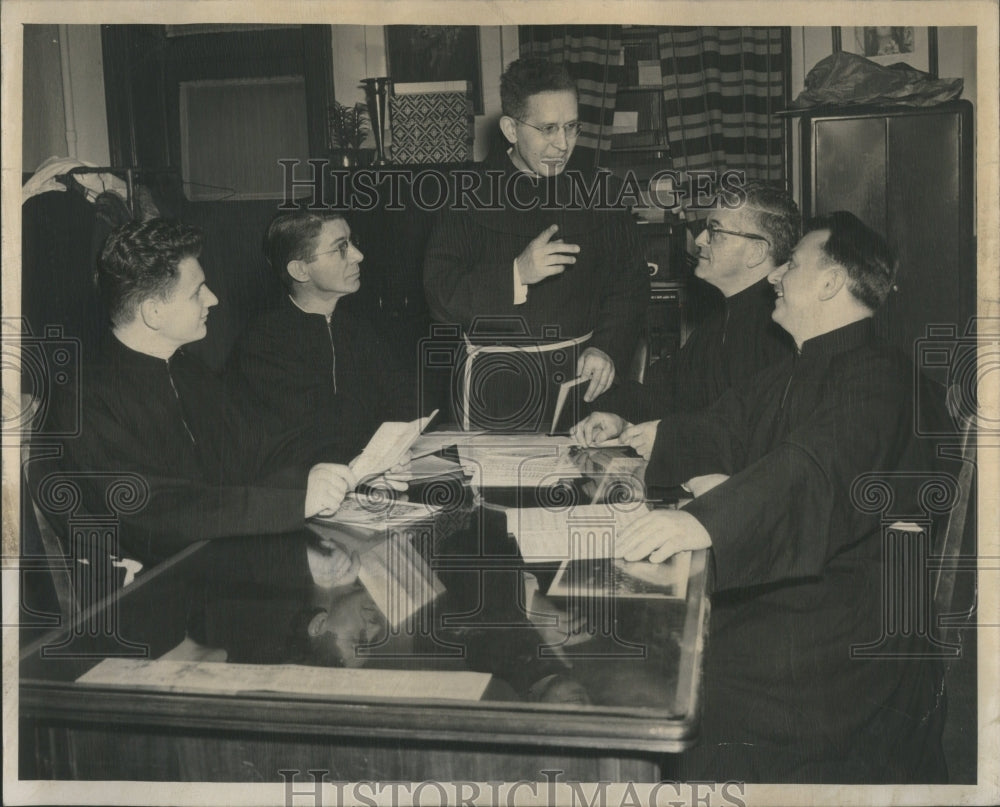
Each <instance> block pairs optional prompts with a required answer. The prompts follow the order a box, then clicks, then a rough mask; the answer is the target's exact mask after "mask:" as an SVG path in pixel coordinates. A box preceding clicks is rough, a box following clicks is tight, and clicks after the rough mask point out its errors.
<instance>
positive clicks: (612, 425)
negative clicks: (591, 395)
mask: <svg viewBox="0 0 1000 807" xmlns="http://www.w3.org/2000/svg"><path fill="white" fill-rule="evenodd" d="M628 425H629V424H628V422H627V421H626V420H625V419H624V418H621V417H619V416H618V415H613V414H611V413H610V412H592V413H591V414H589V415H587V417H585V418H584V419H583V420H581V421H580V422H579V423H577V424H576V425H575V426H574V427H573V429H572V431H570V434H571V435H572V437H573V439H574V440H576V441H577V442H579V443H580V445H583V446H593V445H599V444H600V443H606V442H607V441H609V440H614V439H615V438H617V437H618V435H619V434H621V433H622V429H624V428H625V427H626V426H628Z"/></svg>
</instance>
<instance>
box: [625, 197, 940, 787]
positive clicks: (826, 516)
mask: <svg viewBox="0 0 1000 807" xmlns="http://www.w3.org/2000/svg"><path fill="white" fill-rule="evenodd" d="M808 230H809V232H808V233H807V235H805V236H804V237H803V238H802V239H801V240H800V241H799V242H798V244H797V245H796V246H795V249H794V250H793V252H792V255H791V258H790V259H789V261H788V262H787V263H785V264H784V265H782V266H780V267H778V268H777V269H775V270H774V271H773V272H772V273H771V275H770V277H769V280H770V282H771V284H773V286H774V289H775V293H776V297H777V299H776V304H775V308H774V314H773V316H774V321H775V322H776V323H778V324H779V325H780V326H781V327H782V328H783V329H784V330H786V331H787V332H788V333H789V334H790V335H791V337H792V338H793V339H794V342H795V345H796V352H795V354H794V355H792V356H789V357H787V358H786V359H784V360H782V361H780V362H778V363H777V364H775V365H773V366H772V367H769V368H767V369H765V370H764V371H762V372H761V373H759V374H758V375H757V376H755V377H754V378H752V379H751V380H750V381H749V382H748V383H746V384H743V385H740V386H738V387H734V388H732V389H730V390H728V391H727V392H726V393H725V394H724V395H723V396H722V397H721V398H720V399H719V400H718V401H717V402H716V403H715V404H714V405H713V406H711V407H710V408H708V409H707V410H704V411H702V412H694V413H692V412H684V413H675V414H673V415H671V416H669V418H665V419H664V422H663V427H662V428H661V429H660V430H659V434H658V436H657V442H656V445H655V447H654V449H653V452H652V457H651V459H650V463H649V465H648V467H647V470H646V480H647V481H651V480H655V481H656V482H659V483H660V484H665V485H677V484H680V483H682V482H683V481H684V480H688V479H691V477H693V476H700V478H702V479H703V480H704V479H708V478H709V475H711V480H712V484H704V485H703V487H702V490H701V491H700V493H701V495H698V496H697V498H695V499H694V501H693V502H691V503H690V504H688V505H687V506H686V507H685V508H683V509H678V510H666V509H657V510H653V511H651V512H649V513H647V514H645V515H643V516H642V517H641V518H640V519H638V520H637V521H635V522H633V523H632V524H630V525H629V527H628V528H627V529H626V530H624V531H623V532H622V533H621V534H620V535H619V536H617V537H616V544H615V552H616V554H619V555H621V556H623V557H624V558H625V559H626V560H630V561H631V560H635V561H637V560H642V559H645V558H647V557H648V559H649V560H650V561H652V562H654V563H658V562H661V561H663V560H665V559H666V558H668V557H670V556H671V555H673V554H674V553H675V552H678V551H683V550H687V549H701V548H710V549H711V557H712V567H713V583H712V585H713V595H712V625H711V635H710V637H709V642H708V651H707V653H706V656H705V664H704V671H703V681H704V698H703V703H704V711H703V714H702V723H701V739H700V742H699V743H698V744H696V745H695V746H693V747H692V748H691V749H689V751H687V752H686V753H685V754H684V755H683V756H682V757H681V758H680V766H679V768H678V769H677V770H676V771H673V772H672V773H674V774H675V775H677V776H678V777H679V778H684V779H688V780H694V779H698V780H708V781H723V780H726V779H737V780H744V781H748V782H809V783H835V782H836V783H869V784H875V783H917V782H924V783H933V782H936V783H940V782H942V781H944V779H943V777H944V776H945V775H946V771H945V769H944V766H943V762H944V760H943V758H942V753H941V745H940V740H941V734H940V732H941V721H942V720H943V708H942V692H941V680H940V672H941V671H940V668H939V667H938V665H937V664H936V663H934V659H935V656H936V655H937V654H935V653H934V652H933V651H930V648H931V646H932V645H931V643H930V642H929V641H927V640H928V639H930V638H931V636H930V635H929V634H923V633H922V632H921V630H920V629H916V628H914V629H912V630H911V629H905V628H904V629H894V628H892V625H893V624H895V625H903V624H908V625H914V626H915V625H918V624H920V623H921V620H922V619H926V616H925V613H926V612H922V611H921V610H920V609H921V608H922V607H925V606H926V605H927V604H926V603H924V602H921V600H920V597H919V595H917V594H915V593H914V592H912V591H911V592H910V594H911V595H912V601H911V600H910V599H906V601H905V602H904V601H903V600H901V599H899V598H898V597H899V596H902V595H901V594H900V592H902V591H905V589H906V584H905V583H901V582H899V581H901V580H904V579H906V577H907V575H908V574H909V573H910V572H909V571H907V569H908V568H909V569H910V570H912V568H913V565H914V564H915V565H916V566H917V567H918V571H917V574H918V575H919V573H920V572H921V571H922V572H923V573H924V574H926V572H927V570H926V568H923V569H920V568H919V561H915V560H914V558H915V557H916V555H917V554H918V552H917V550H916V549H913V550H910V549H906V548H905V545H904V546H903V547H900V545H896V546H897V548H895V549H893V544H892V543H891V542H890V541H889V538H888V534H887V532H886V526H887V525H886V521H887V519H885V515H886V514H888V513H890V512H891V513H896V514H902V513H924V512H927V509H926V505H924V504H923V503H921V500H922V499H923V498H924V494H925V492H926V490H925V486H927V480H928V478H934V477H933V476H931V474H932V473H933V470H934V469H936V468H937V469H940V470H944V468H943V467H942V466H941V464H940V461H939V460H938V459H937V457H938V456H941V455H939V454H938V452H937V451H935V446H934V444H933V441H932V440H931V439H927V438H924V437H922V436H921V434H920V430H919V429H917V428H916V425H915V423H914V412H915V411H916V405H915V400H916V398H915V396H917V395H918V392H917V390H918V387H920V388H921V391H920V392H919V399H920V400H921V401H926V402H927V403H931V404H937V405H938V406H943V395H940V396H939V395H938V394H937V393H936V392H935V391H934V390H932V389H931V388H930V387H929V386H924V384H923V382H921V381H920V380H919V375H917V374H915V373H914V367H913V365H912V362H911V361H910V359H909V357H908V356H906V355H905V354H904V353H903V352H902V351H900V350H898V349H897V348H895V347H892V346H890V345H887V344H886V343H884V342H883V341H882V340H881V339H880V338H879V336H878V330H879V329H878V327H877V325H876V323H875V322H874V319H873V317H874V316H875V312H876V311H877V310H878V309H879V308H880V307H881V306H882V305H883V304H884V303H885V301H886V299H887V298H888V296H889V294H890V291H891V290H892V288H893V283H894V279H895V272H896V262H895V259H894V256H893V254H892V252H891V251H890V249H889V247H888V246H887V244H886V242H885V241H884V239H883V238H882V237H881V236H880V235H878V234H877V233H875V232H874V231H872V230H871V229H870V228H868V227H867V226H866V225H865V224H864V223H862V222H861V221H860V220H859V219H858V218H857V217H856V216H854V215H853V214H851V213H848V212H844V211H840V212H835V213H831V214H829V215H828V216H825V217H823V218H821V219H818V220H815V221H814V222H811V223H810V225H809V227H808ZM941 392H943V391H941ZM944 422H946V421H944ZM932 431H933V429H932ZM950 470H951V471H952V472H953V471H954V469H950ZM939 472H940V471H939ZM938 478H939V479H940V478H941V477H938ZM866 480H869V481H868V482H867V483H866ZM713 485H714V486H713ZM876 489H877V490H878V496H875V497H874V498H879V497H881V498H884V499H886V502H883V504H884V505H885V507H886V510H885V512H884V513H882V512H879V507H877V506H876V507H872V501H871V500H870V498H871V492H872V491H873V490H876ZM888 520H891V519H888ZM932 538H933V535H932ZM911 579H915V578H911ZM890 580H893V581H896V582H895V583H894V585H896V586H900V588H899V589H896V590H895V592H894V590H893V589H892V587H891V584H890V582H889V581H890ZM890 612H892V613H890ZM895 620H898V621H895ZM880 636H881V639H880ZM875 647H878V650H877V652H876V651H874V648H875ZM942 657H943V656H938V658H942Z"/></svg>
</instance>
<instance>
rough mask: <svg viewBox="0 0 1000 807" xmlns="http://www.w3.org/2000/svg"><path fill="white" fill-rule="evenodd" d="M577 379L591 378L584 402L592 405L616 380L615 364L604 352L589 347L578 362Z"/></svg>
mask: <svg viewBox="0 0 1000 807" xmlns="http://www.w3.org/2000/svg"><path fill="white" fill-rule="evenodd" d="M576 377H577V378H581V377H582V378H589V379H590V384H589V385H588V386H587V392H586V393H585V394H584V396H583V400H585V401H586V402H587V403H590V402H591V401H592V400H594V398H596V397H597V396H598V395H603V394H604V393H605V392H607V391H608V389H609V388H610V386H611V382H612V381H614V380H615V363H614V362H613V361H611V357H610V356H609V355H608V354H607V353H605V352H604V351H603V350H598V349H597V348H596V347H588V348H587V349H586V350H585V351H583V353H581V354H580V358H579V359H577V362H576Z"/></svg>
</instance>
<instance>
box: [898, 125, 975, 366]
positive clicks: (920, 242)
mask: <svg viewBox="0 0 1000 807" xmlns="http://www.w3.org/2000/svg"><path fill="white" fill-rule="evenodd" d="M887 123H888V127H887V141H886V145H887V149H886V152H887V154H888V155H889V165H888V172H887V177H886V188H887V198H886V204H887V206H888V210H889V211H890V215H889V217H888V227H887V230H886V237H887V238H888V240H889V243H890V244H891V245H892V247H893V248H894V249H895V250H896V255H897V257H898V259H899V270H898V273H897V276H896V285H897V286H898V292H896V293H895V294H892V295H890V296H889V301H888V304H887V305H888V311H887V313H888V321H889V334H888V335H889V339H890V340H891V341H892V342H894V343H895V344H898V345H900V346H901V347H904V348H907V349H909V348H910V347H912V345H913V342H914V340H916V339H918V338H919V337H921V336H925V335H926V328H927V326H928V325H945V324H947V325H954V326H956V328H957V329H958V332H959V333H961V332H963V331H964V329H965V322H964V321H963V320H964V318H965V317H967V316H970V315H971V314H972V312H971V311H969V312H964V311H963V305H962V285H963V275H964V273H966V272H971V273H972V276H973V277H974V276H975V266H966V265H963V264H964V263H965V262H966V261H967V260H968V256H967V255H966V250H965V244H964V243H963V240H964V239H963V222H962V219H961V207H962V205H961V198H960V197H961V190H962V188H961V184H962V183H961V175H962V172H961V162H962V160H961V156H962V155H961V136H960V135H961V132H960V118H959V116H958V115H956V114H947V113H946V114H939V115H933V114H931V115H905V116H897V117H892V118H889V119H888V120H887ZM963 315H964V316H963Z"/></svg>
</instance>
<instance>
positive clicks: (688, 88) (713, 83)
mask: <svg viewBox="0 0 1000 807" xmlns="http://www.w3.org/2000/svg"><path fill="white" fill-rule="evenodd" d="M659 39H660V62H661V67H662V71H663V100H664V113H665V116H666V124H667V136H668V138H669V141H670V154H671V158H672V161H673V167H674V168H676V169H680V170H688V169H709V168H711V169H715V170H717V171H722V170H726V169H735V170H742V171H746V174H747V178H748V179H762V180H770V181H782V180H783V179H784V160H783V143H784V138H783V131H784V124H783V122H782V120H781V119H780V118H777V117H775V112H776V111H778V110H781V109H783V108H784V102H785V94H784V93H785V91H784V83H785V78H786V77H785V76H784V75H783V72H784V65H785V60H784V54H783V46H782V36H781V29H780V28H711V27H697V28H687V27H670V28H664V29H662V30H661V32H660V37H659Z"/></svg>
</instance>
